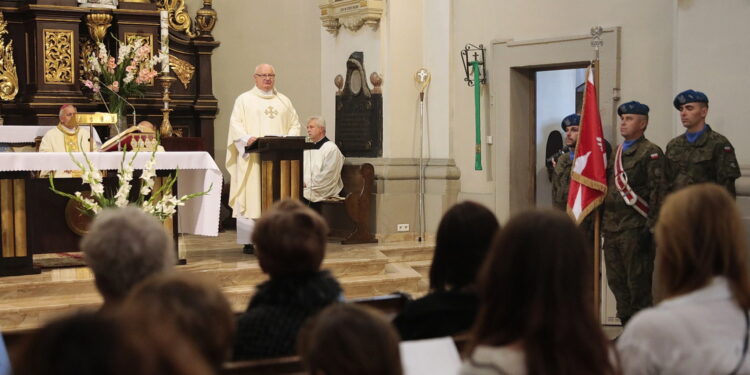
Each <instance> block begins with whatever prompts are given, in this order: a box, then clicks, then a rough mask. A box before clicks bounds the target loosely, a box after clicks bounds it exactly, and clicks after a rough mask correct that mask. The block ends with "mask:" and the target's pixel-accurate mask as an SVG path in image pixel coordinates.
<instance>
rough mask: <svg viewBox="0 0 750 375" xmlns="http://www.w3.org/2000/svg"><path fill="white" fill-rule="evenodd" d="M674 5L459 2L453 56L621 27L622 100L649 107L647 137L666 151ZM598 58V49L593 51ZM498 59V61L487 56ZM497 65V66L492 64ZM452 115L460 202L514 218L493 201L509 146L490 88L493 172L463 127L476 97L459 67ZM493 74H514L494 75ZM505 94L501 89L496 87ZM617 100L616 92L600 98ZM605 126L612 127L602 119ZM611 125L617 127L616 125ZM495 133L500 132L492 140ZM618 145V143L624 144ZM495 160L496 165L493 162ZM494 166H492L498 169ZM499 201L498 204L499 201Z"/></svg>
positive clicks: (500, 200)
mask: <svg viewBox="0 0 750 375" xmlns="http://www.w3.org/2000/svg"><path fill="white" fill-rule="evenodd" d="M674 8H675V5H674V4H672V2H661V1H656V2H655V1H648V0H638V1H607V2H601V1H595V0H585V1H579V0H575V1H573V0H561V1H555V2H550V1H542V0H506V1H494V0H454V1H453V27H452V29H453V38H452V50H453V51H454V53H455V55H456V58H457V57H458V53H459V50H460V49H461V48H463V46H464V45H465V44H466V43H473V44H480V43H482V44H484V45H485V47H486V48H487V50H488V52H489V51H490V50H491V42H492V40H502V39H513V40H516V41H520V40H529V39H543V38H553V37H564V36H570V35H581V34H588V33H589V29H590V28H591V26H595V25H601V26H603V27H613V26H621V27H622V38H621V70H620V72H621V93H620V95H621V97H622V101H629V100H634V99H637V100H639V101H641V102H644V103H647V104H649V106H650V107H651V125H650V126H649V130H648V133H647V136H648V137H649V138H650V139H651V140H653V141H654V142H655V143H657V144H659V145H662V146H665V145H666V142H667V141H668V140H669V139H670V138H671V137H672V135H673V131H674V130H673V127H672V126H671V125H670V124H671V123H672V121H673V113H672V112H673V110H672V106H671V101H672V98H673V97H674V93H673V91H674V89H673V85H672V82H673V74H674V71H673V68H672V66H673V58H672V56H673V49H674V43H673V39H672V35H673V29H674V18H675V9H674ZM592 57H593V50H592ZM488 59H490V60H491V59H492V56H488ZM488 66H491V64H488ZM451 72H452V73H451V75H452V76H451V103H452V107H451V111H452V113H453V115H452V124H451V129H452V134H451V136H452V142H453V148H454V152H453V155H452V157H453V159H454V160H455V161H456V165H457V166H458V168H459V169H460V171H461V193H460V194H459V200H461V199H474V200H478V201H481V202H485V203H487V202H489V203H490V207H492V206H494V207H496V211H497V214H498V216H499V217H500V218H501V219H505V218H507V216H508V203H507V199H508V197H507V196H505V197H500V196H498V197H495V196H494V194H495V184H507V181H508V178H509V175H510V173H509V164H508V159H507V157H503V158H498V157H497V156H496V155H498V154H502V153H503V150H507V149H508V147H509V143H508V140H507V139H502V138H501V137H499V136H498V134H503V132H506V133H507V131H503V132H500V131H499V129H494V128H493V125H492V123H490V121H491V120H492V119H491V117H490V116H489V115H488V111H489V108H490V103H492V101H493V99H492V98H491V97H489V91H488V88H487V87H483V91H482V94H483V96H482V111H483V115H482V121H483V122H484V124H483V129H482V131H483V140H484V141H486V135H488V134H489V135H493V136H495V139H494V145H492V146H490V147H489V148H488V147H487V144H486V142H485V143H484V144H483V154H484V155H483V156H484V158H485V160H483V163H484V165H485V166H487V168H485V170H483V171H475V170H474V153H473V144H474V140H473V139H474V134H473V131H468V130H467V127H466V126H465V124H466V123H467V122H471V121H472V119H473V116H474V106H473V95H472V91H471V89H470V88H469V87H468V86H467V85H466V84H465V83H464V82H463V79H464V76H465V75H464V72H463V68H462V66H461V65H460V64H458V65H454V67H453V69H452V71H451ZM491 74H509V73H508V72H492V71H489V72H488V75H491ZM495 89H498V90H499V89H503V88H495ZM601 95H611V93H601ZM603 121H605V122H607V121H610V122H611V120H609V119H603ZM610 126H611V124H610ZM493 132H495V133H497V134H494V133H493ZM620 141H621V140H620V139H618V140H615V142H613V143H619V142H620ZM493 159H495V160H493ZM493 163H494V165H493ZM493 201H494V202H493Z"/></svg>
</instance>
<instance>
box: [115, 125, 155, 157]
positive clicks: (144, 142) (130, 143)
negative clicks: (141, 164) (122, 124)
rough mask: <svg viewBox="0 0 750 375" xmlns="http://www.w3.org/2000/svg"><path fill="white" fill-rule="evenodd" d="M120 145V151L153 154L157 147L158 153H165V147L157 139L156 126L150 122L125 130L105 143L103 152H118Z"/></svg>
mask: <svg viewBox="0 0 750 375" xmlns="http://www.w3.org/2000/svg"><path fill="white" fill-rule="evenodd" d="M118 143H119V144H120V149H125V150H128V151H133V150H136V151H148V152H151V151H153V150H154V147H156V151H158V152H164V147H162V146H161V145H160V144H158V141H157V139H156V126H154V124H152V123H151V122H150V121H141V122H139V123H138V125H134V126H131V127H129V128H127V129H125V130H123V131H122V132H120V133H119V134H117V135H115V136H114V137H112V138H110V139H109V140H108V141H107V142H105V143H104V144H103V145H102V148H101V151H117V150H118V148H117V145H118Z"/></svg>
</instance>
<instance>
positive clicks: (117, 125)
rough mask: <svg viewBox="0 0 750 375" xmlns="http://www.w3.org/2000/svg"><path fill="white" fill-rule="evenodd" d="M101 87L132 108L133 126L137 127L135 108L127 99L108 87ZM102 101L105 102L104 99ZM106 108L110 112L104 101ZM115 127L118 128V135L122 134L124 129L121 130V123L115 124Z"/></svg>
mask: <svg viewBox="0 0 750 375" xmlns="http://www.w3.org/2000/svg"><path fill="white" fill-rule="evenodd" d="M99 87H104V88H106V89H107V90H109V92H111V93H113V94H115V96H117V97H118V98H120V99H122V101H123V102H125V104H127V105H128V106H130V108H132V109H133V126H135V125H136V124H135V107H134V106H133V105H132V104H130V102H129V101H128V100H127V99H125V98H124V97H123V96H122V95H120V94H118V93H117V92H116V91H115V90H112V89H111V88H109V87H107V85H99ZM99 95H100V96H101V90H99ZM102 101H104V99H102ZM104 107H105V108H107V111H109V107H107V102H106V101H104ZM115 126H116V127H117V133H120V132H121V131H122V129H120V126H119V123H118V124H115Z"/></svg>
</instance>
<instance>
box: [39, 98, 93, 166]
mask: <svg viewBox="0 0 750 375" xmlns="http://www.w3.org/2000/svg"><path fill="white" fill-rule="evenodd" d="M77 113H78V110H77V109H76V107H75V106H73V105H72V104H65V105H63V106H62V107H60V113H59V117H60V123H58V124H57V127H55V128H53V129H50V130H49V131H47V133H45V134H44V137H42V143H41V144H40V145H39V152H79V151H89V150H90V147H91V145H90V141H89V139H90V138H89V129H88V128H85V129H81V128H80V127H79V126H78V121H77V120H76V114H77ZM44 174H45V173H43V175H44ZM80 176H81V171H57V172H55V177H80Z"/></svg>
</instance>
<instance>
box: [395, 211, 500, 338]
mask: <svg viewBox="0 0 750 375" xmlns="http://www.w3.org/2000/svg"><path fill="white" fill-rule="evenodd" d="M498 228H499V224H498V222H497V219H496V218H495V215H494V214H493V213H492V212H491V211H490V210H488V209H487V208H486V207H484V206H482V205H481V204H478V203H474V202H469V201H467V202H462V203H459V204H456V205H454V206H453V207H451V208H450V209H449V210H448V211H447V212H446V213H445V215H443V218H442V219H441V220H440V225H439V226H438V231H437V240H436V241H435V254H434V256H433V258H432V266H431V267H430V292H429V293H428V294H427V295H426V296H424V297H422V298H420V299H417V300H415V301H412V302H410V303H408V304H407V305H406V306H405V307H404V309H403V311H402V312H401V313H400V314H399V315H398V316H396V319H395V320H394V321H393V324H394V325H395V326H396V328H397V329H398V331H399V334H400V335H401V338H402V339H403V340H419V339H426V338H432V337H442V336H451V335H455V334H458V333H462V332H465V331H467V330H468V329H469V328H470V327H471V325H472V324H473V323H474V319H475V318H476V315H477V306H478V299H477V295H476V291H475V290H474V289H475V280H476V275H477V273H478V271H479V267H480V266H481V264H482V261H483V260H484V257H485V254H486V253H487V249H488V248H489V245H490V242H491V241H492V237H493V236H494V235H495V232H496V231H497V229H498Z"/></svg>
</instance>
